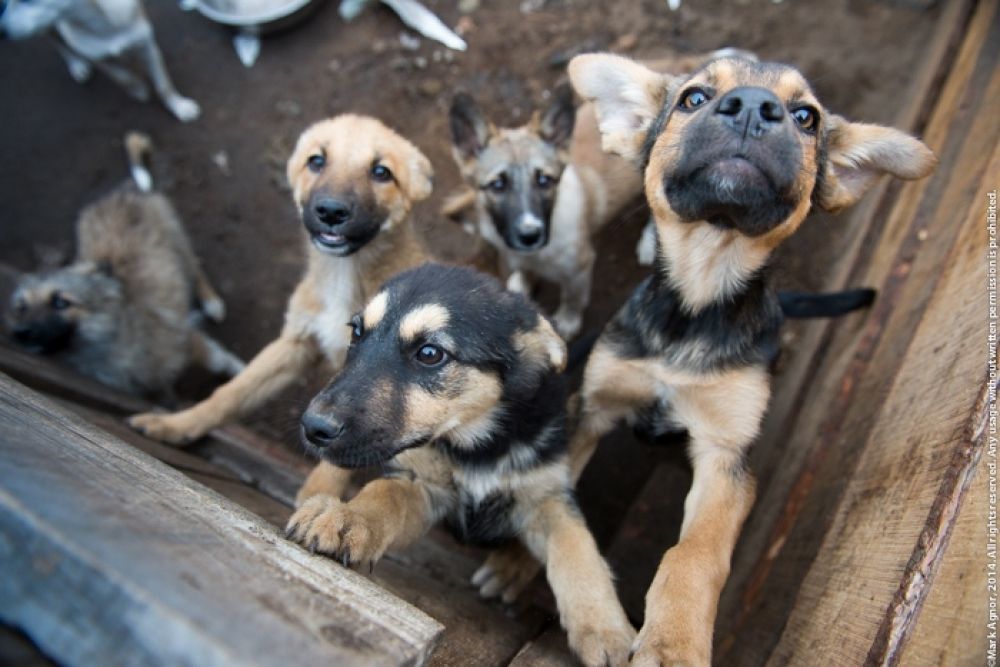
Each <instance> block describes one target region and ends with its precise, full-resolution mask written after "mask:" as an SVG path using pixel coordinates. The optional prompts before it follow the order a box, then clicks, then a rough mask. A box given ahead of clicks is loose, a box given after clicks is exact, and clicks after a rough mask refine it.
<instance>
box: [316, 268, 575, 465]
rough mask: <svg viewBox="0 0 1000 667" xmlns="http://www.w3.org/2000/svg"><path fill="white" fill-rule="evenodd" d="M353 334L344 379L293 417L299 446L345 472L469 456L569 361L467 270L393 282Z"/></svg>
mask: <svg viewBox="0 0 1000 667" xmlns="http://www.w3.org/2000/svg"><path fill="white" fill-rule="evenodd" d="M351 328H352V343H351V348H350V350H349V351H348V355H347V362H346V364H345V366H344V368H343V370H342V371H341V372H340V374H339V375H338V376H337V377H336V379H334V380H333V382H331V383H330V385H329V386H327V387H326V388H325V389H324V390H323V391H322V392H321V393H320V394H319V395H318V396H316V397H315V398H314V399H313V401H312V402H311V403H310V405H309V408H308V409H307V410H306V412H305V414H304V415H303V417H302V432H303V438H304V440H305V441H306V443H307V444H308V445H309V446H311V447H312V448H313V449H314V450H315V451H316V452H317V453H319V454H320V455H321V456H323V457H324V458H326V459H327V460H329V461H331V462H333V463H335V464H337V465H340V466H344V467H349V468H351V467H363V466H366V465H371V464H374V463H378V462H384V461H387V460H389V459H391V458H392V457H393V456H395V455H396V454H398V453H399V452H401V451H403V450H404V449H408V448H410V447H417V446H420V445H423V444H425V443H428V442H432V441H444V442H445V443H446V445H447V446H450V447H457V448H474V447H476V445H477V443H478V442H480V441H481V440H482V439H484V438H486V437H488V436H489V434H490V432H491V431H492V430H493V427H494V425H495V423H496V420H497V419H499V418H501V417H502V416H503V412H504V411H505V410H506V409H507V407H506V406H507V405H508V404H509V403H511V402H515V401H517V400H518V397H520V398H521V400H522V401H523V400H525V397H529V396H532V395H533V392H534V391H536V390H537V388H538V386H539V385H540V384H541V382H542V380H543V379H544V377H545V375H546V374H548V373H552V372H556V371H558V370H561V369H562V367H563V366H564V364H565V359H566V347H565V344H564V343H563V341H562V339H561V338H559V336H558V335H557V334H556V333H555V331H554V330H553V329H552V327H551V325H549V323H548V321H547V320H545V319H544V318H542V317H540V316H539V315H538V313H537V312H536V311H535V309H534V308H533V307H532V306H531V305H530V304H529V303H528V301H527V300H526V299H524V298H523V297H521V296H520V295H516V294H512V293H509V292H505V291H504V290H503V289H502V288H501V287H500V285H499V284H498V283H497V282H496V281H495V280H493V279H492V278H489V277H487V276H484V275H482V274H478V273H476V272H475V271H472V270H471V269H466V268H458V267H442V266H438V265H433V264H428V265H425V266H423V267H420V268H418V269H413V270H411V271H407V272H405V273H402V274H400V275H399V276H397V277H395V278H393V279H392V280H391V281H389V282H388V283H386V285H385V286H384V288H383V289H382V291H381V292H379V293H378V294H377V295H376V296H375V298H374V299H372V300H371V302H370V303H369V304H368V305H367V306H366V307H365V309H364V310H363V311H362V312H361V313H359V314H358V315H356V316H355V318H354V320H353V322H352V324H351Z"/></svg>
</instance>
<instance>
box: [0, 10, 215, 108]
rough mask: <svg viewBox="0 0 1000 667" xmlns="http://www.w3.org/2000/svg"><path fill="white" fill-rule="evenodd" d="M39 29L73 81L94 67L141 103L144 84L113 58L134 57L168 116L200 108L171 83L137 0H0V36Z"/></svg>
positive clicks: (14, 36) (20, 35)
mask: <svg viewBox="0 0 1000 667" xmlns="http://www.w3.org/2000/svg"><path fill="white" fill-rule="evenodd" d="M53 29H54V30H53ZM43 32H51V33H52V34H53V37H55V40H56V45H57V48H58V49H59V52H60V53H61V54H62V56H63V58H64V59H65V60H66V64H67V66H68V67H69V73H70V75H71V76H72V77H73V78H74V79H75V80H76V81H77V82H79V83H83V82H84V81H86V80H87V79H88V78H90V75H91V73H92V72H93V70H94V68H97V69H98V70H100V71H102V72H104V73H105V74H106V75H108V76H109V77H110V78H111V79H112V80H113V81H115V82H116V83H117V84H119V85H120V86H122V87H123V88H124V89H125V90H126V91H127V92H128V93H129V95H131V96H132V97H134V98H135V99H137V100H140V101H143V102H145V101H147V100H149V86H148V85H147V84H146V82H145V81H144V80H143V79H142V78H141V77H139V76H137V75H136V74H135V73H133V72H132V71H131V70H129V69H127V68H126V67H124V66H123V65H122V64H121V63H120V62H116V60H118V59H119V58H121V57H126V56H134V57H136V58H138V60H139V61H140V62H142V63H143V65H144V66H145V68H146V70H147V72H148V73H149V78H150V80H151V81H152V84H153V87H154V88H155V89H156V93H157V95H159V97H160V99H161V100H162V101H163V104H164V105H165V106H166V107H167V109H169V110H170V112H171V113H172V114H173V115H174V116H176V117H177V118H178V119H179V120H181V121H183V122H188V121H192V120H194V119H196V118H197V117H198V115H199V114H200V113H201V109H200V108H199V107H198V104H197V102H195V101H194V100H191V99H188V98H187V97H184V96H183V95H181V94H180V93H178V92H177V89H176V88H174V84H173V82H172V81H171V80H170V75H169V74H167V68H166V66H165V65H164V64H163V56H162V54H161V53H160V49H159V47H158V46H157V45H156V39H155V37H154V36H153V26H152V25H150V23H149V19H148V18H147V17H146V12H145V11H143V8H142V5H141V4H140V3H139V0H7V1H6V2H4V0H0V36H3V37H9V38H11V39H26V38H28V37H33V36H35V35H38V34H41V33H43Z"/></svg>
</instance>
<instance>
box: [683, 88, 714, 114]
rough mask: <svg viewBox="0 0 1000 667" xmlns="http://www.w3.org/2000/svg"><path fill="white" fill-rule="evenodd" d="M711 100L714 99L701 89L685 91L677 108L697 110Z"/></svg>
mask: <svg viewBox="0 0 1000 667" xmlns="http://www.w3.org/2000/svg"><path fill="white" fill-rule="evenodd" d="M710 99H712V98H711V97H710V96H709V95H708V93H707V92H705V91H704V90H702V89H701V88H690V89H688V90H685V91H684V94H683V95H681V99H680V101H679V102H678V103H677V106H679V107H680V108H682V109H687V110H691V109H697V108H698V107H700V106H701V105H703V104H705V103H706V102H708V101H709V100H710Z"/></svg>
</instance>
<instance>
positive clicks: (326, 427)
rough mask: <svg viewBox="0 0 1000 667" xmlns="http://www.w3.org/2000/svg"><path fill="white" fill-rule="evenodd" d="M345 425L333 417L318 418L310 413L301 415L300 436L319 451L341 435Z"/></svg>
mask: <svg viewBox="0 0 1000 667" xmlns="http://www.w3.org/2000/svg"><path fill="white" fill-rule="evenodd" d="M345 428H346V425H345V424H344V422H342V421H340V420H339V419H337V418H335V417H320V416H319V415H317V414H314V413H312V412H308V411H307V412H306V413H305V414H304V415H302V434H303V435H304V436H305V437H306V440H308V441H309V442H310V443H311V444H313V445H315V446H316V447H319V448H320V449H322V448H325V447H329V446H330V445H331V444H333V442H334V441H335V440H336V439H337V438H339V437H340V436H341V435H342V434H343V433H344V429H345Z"/></svg>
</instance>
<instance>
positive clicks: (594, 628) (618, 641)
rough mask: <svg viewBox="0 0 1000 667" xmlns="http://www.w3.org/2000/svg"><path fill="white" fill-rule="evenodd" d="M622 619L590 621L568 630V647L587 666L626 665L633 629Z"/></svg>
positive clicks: (633, 635) (607, 666) (612, 666)
mask: <svg viewBox="0 0 1000 667" xmlns="http://www.w3.org/2000/svg"><path fill="white" fill-rule="evenodd" d="M623 620H624V619H622V620H615V621H609V623H610V624H600V623H598V622H596V621H595V622H592V623H588V624H585V625H581V626H580V627H578V628H573V629H571V630H570V631H569V632H568V635H569V637H568V638H569V647H570V648H571V649H572V650H573V653H575V654H576V657H577V658H579V659H580V662H582V663H583V664H584V665H586V666H587V667H609V666H610V667H616V666H617V665H627V664H628V661H629V648H630V647H631V646H632V640H633V638H634V637H635V630H633V629H632V626H630V625H629V624H628V622H627V621H624V622H622V621H623Z"/></svg>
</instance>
